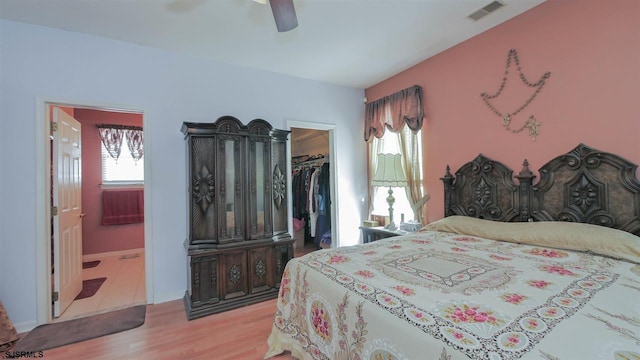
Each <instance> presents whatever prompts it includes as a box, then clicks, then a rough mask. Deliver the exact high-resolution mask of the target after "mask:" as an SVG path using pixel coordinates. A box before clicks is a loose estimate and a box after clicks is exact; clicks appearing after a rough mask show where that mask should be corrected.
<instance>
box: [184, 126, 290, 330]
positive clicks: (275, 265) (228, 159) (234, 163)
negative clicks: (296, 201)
mask: <svg viewBox="0 0 640 360" xmlns="http://www.w3.org/2000/svg"><path fill="white" fill-rule="evenodd" d="M182 132H183V133H184V134H185V140H186V145H187V164H188V169H187V177H188V194H187V196H188V205H187V206H188V208H187V209H188V210H187V211H188V214H187V216H188V234H187V240H186V241H185V247H186V249H187V257H188V281H189V284H188V289H187V291H186V294H185V298H184V301H185V308H186V312H187V317H188V318H189V320H191V319H194V318H197V317H201V316H205V315H209V314H213V313H217V312H221V311H225V310H229V309H233V308H237V307H240V306H244V305H248V304H253V303H256V302H259V301H263V300H266V299H270V298H275V297H276V296H277V295H278V288H279V286H280V279H281V278H282V272H283V271H284V267H285V265H286V263H287V262H288V261H289V260H290V259H291V258H292V257H293V239H292V238H291V235H290V234H289V230H288V217H289V215H288V204H287V203H288V201H287V179H288V177H287V174H288V172H289V170H288V169H287V161H286V155H287V136H288V135H289V131H285V130H277V129H273V128H272V126H271V124H269V123H268V122H267V121H265V120H262V119H256V120H252V121H251V122H249V123H248V124H247V125H244V124H243V123H242V122H241V121H240V120H238V119H236V118H235V117H233V116H223V117H220V118H219V119H217V120H216V121H215V122H213V123H189V122H185V123H183V125H182Z"/></svg>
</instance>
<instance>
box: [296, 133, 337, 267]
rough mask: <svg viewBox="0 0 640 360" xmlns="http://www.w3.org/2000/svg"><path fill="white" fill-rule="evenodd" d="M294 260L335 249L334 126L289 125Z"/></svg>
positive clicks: (335, 183) (335, 184)
mask: <svg viewBox="0 0 640 360" xmlns="http://www.w3.org/2000/svg"><path fill="white" fill-rule="evenodd" d="M289 129H290V130H291V136H290V144H291V146H290V151H291V156H290V160H291V169H292V173H291V184H292V197H291V198H292V211H291V219H290V221H291V225H290V226H291V228H292V229H293V233H292V234H293V237H294V239H295V243H294V248H295V253H296V256H299V255H303V254H305V253H308V252H311V251H313V250H316V249H321V248H332V247H337V246H338V243H337V241H338V239H337V237H336V233H337V232H336V229H337V213H336V209H337V206H336V203H337V199H336V197H335V194H336V193H337V189H336V186H337V182H336V181H335V177H336V171H335V169H336V163H335V160H336V158H335V151H334V131H335V129H334V126H333V125H327V124H318V123H305V122H289Z"/></svg>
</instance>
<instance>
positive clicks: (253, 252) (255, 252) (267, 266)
mask: <svg viewBox="0 0 640 360" xmlns="http://www.w3.org/2000/svg"><path fill="white" fill-rule="evenodd" d="M272 253H273V247H271V246H269V247H261V248H256V249H250V250H249V292H250V293H251V294H255V293H258V292H262V291H267V290H269V289H271V288H273V286H274V280H273V278H274V275H275V271H274V270H273V269H274V267H273V255H272Z"/></svg>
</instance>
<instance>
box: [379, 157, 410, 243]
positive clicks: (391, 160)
mask: <svg viewBox="0 0 640 360" xmlns="http://www.w3.org/2000/svg"><path fill="white" fill-rule="evenodd" d="M371 185H372V186H388V187H389V192H388V193H389V196H387V204H389V223H388V224H387V225H386V226H385V229H388V230H391V231H395V230H397V229H398V227H397V226H396V224H395V223H394V222H393V203H395V202H396V199H395V198H394V197H393V190H392V189H391V188H392V187H405V186H408V185H409V184H408V183H407V177H406V176H405V175H404V170H403V169H402V155H400V154H378V167H377V168H376V173H375V175H374V177H373V180H371Z"/></svg>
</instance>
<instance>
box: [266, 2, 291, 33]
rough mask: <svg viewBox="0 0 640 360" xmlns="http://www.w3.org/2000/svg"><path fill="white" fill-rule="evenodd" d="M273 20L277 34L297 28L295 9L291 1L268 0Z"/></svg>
mask: <svg viewBox="0 0 640 360" xmlns="http://www.w3.org/2000/svg"><path fill="white" fill-rule="evenodd" d="M269 4H270V5H271V11H272V12H273V19H274V20H275V21H276V27H277V28H278V32H285V31H289V30H292V29H295V28H296V27H298V19H297V18H296V9H295V8H294V7H293V0H269Z"/></svg>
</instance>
